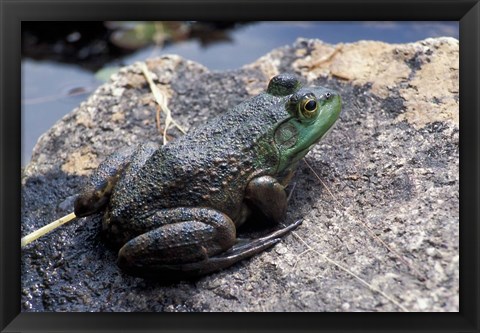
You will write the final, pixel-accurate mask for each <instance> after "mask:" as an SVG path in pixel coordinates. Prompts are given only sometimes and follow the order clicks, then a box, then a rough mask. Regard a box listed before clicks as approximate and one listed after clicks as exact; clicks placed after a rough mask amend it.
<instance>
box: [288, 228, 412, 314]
mask: <svg viewBox="0 0 480 333" xmlns="http://www.w3.org/2000/svg"><path fill="white" fill-rule="evenodd" d="M292 234H293V235H294V236H295V237H297V238H298V239H299V240H300V241H301V242H302V243H303V245H305V246H306V247H307V249H308V250H309V251H312V252H314V253H316V254H317V255H319V256H320V257H322V258H323V259H324V260H326V261H328V262H329V263H331V264H333V265H335V266H337V267H338V268H340V269H341V270H343V271H345V272H346V273H347V274H349V275H351V276H353V277H354V278H355V279H357V280H358V281H360V282H361V283H362V284H364V285H366V286H367V287H368V288H370V289H371V290H372V291H374V292H376V293H378V294H380V295H381V296H383V297H384V298H385V299H387V300H389V301H390V302H392V303H393V304H395V305H396V306H397V307H398V308H400V309H401V310H402V311H404V312H409V311H408V309H407V308H406V307H404V306H403V305H401V304H400V303H398V302H397V301H396V300H394V299H393V298H392V297H390V296H388V295H387V294H385V293H384V292H383V291H381V290H380V289H377V288H375V287H374V286H372V285H371V284H370V283H368V282H367V281H365V280H364V279H362V278H361V277H359V276H358V275H357V274H355V273H353V272H352V271H350V270H349V269H348V268H346V267H344V266H342V265H340V264H339V263H338V262H336V261H334V260H332V259H330V258H328V257H327V256H325V255H324V254H321V253H320V252H319V251H317V250H315V249H314V248H312V247H311V246H310V245H308V244H307V242H305V241H304V240H303V238H302V237H300V236H299V235H298V234H297V233H296V232H295V231H292ZM302 253H305V251H304V252H302Z"/></svg>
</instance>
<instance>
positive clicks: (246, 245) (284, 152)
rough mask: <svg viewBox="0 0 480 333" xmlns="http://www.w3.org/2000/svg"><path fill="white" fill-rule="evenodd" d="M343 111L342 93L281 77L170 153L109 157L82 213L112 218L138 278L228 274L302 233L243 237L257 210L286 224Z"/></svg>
mask: <svg viewBox="0 0 480 333" xmlns="http://www.w3.org/2000/svg"><path fill="white" fill-rule="evenodd" d="M340 110H341V102H340V96H339V95H338V94H337V93H336V92H335V91H332V90H330V89H327V88H323V87H308V88H306V87H302V86H301V84H300V82H299V80H298V79H297V78H296V77H295V76H292V75H290V74H281V75H278V76H275V77H274V78H272V79H271V80H270V82H269V84H268V88H267V91H266V92H264V93H261V94H259V95H258V96H255V97H253V98H251V99H249V100H246V101H245V102H243V103H241V104H239V105H237V106H236V107H234V108H233V109H231V110H229V111H228V112H225V113H223V114H221V115H219V116H217V117H216V118H213V119H212V120H211V121H208V122H207V123H205V124H203V125H202V126H200V127H198V128H196V129H194V130H191V131H190V132H189V133H188V134H186V135H184V136H183V137H180V138H177V139H175V140H173V141H171V142H169V143H168V144H167V145H165V146H159V145H157V144H155V143H146V144H142V145H140V146H138V147H135V148H128V149H123V150H120V151H118V152H117V153H114V154H113V155H111V156H110V157H108V158H107V159H106V160H105V161H104V162H103V163H102V164H100V166H99V167H98V169H97V170H96V171H95V172H94V174H93V176H92V177H91V179H90V182H89V185H87V186H86V187H85V189H84V190H83V191H82V193H81V194H80V196H79V197H78V198H77V199H76V201H75V214H76V215H77V216H80V217H81V216H87V215H90V214H93V213H96V212H99V211H100V210H105V213H104V218H103V224H102V229H103V232H104V234H105V237H106V239H107V240H108V241H109V242H110V243H111V244H112V245H113V246H115V247H116V248H118V249H119V252H118V265H119V266H120V267H121V268H122V269H124V270H125V271H126V272H128V273H130V274H133V275H138V276H143V277H155V278H159V279H163V278H165V279H169V278H172V277H175V278H177V277H179V278H183V277H190V276H198V275H201V274H206V273H209V272H212V271H215V270H219V269H222V268H225V267H228V266H230V265H232V264H233V263H235V262H237V261H239V260H242V259H244V258H247V257H250V256H252V255H254V254H256V253H259V252H260V251H263V250H265V249H266V248H268V247H270V246H272V245H274V244H275V243H277V242H278V241H279V239H280V237H281V236H283V235H285V234H286V233H288V232H289V231H291V230H293V229H294V228H295V227H297V226H298V224H299V222H297V223H293V224H290V225H289V226H287V227H284V228H282V229H280V230H277V231H275V232H273V233H271V234H269V235H267V236H265V237H261V238H257V239H240V238H238V239H237V235H236V230H237V228H238V227H239V226H240V225H241V224H242V223H244V222H245V220H246V219H247V217H248V216H249V215H250V214H251V213H252V211H259V212H261V213H262V215H264V217H265V219H269V220H271V221H274V222H277V223H278V222H280V221H281V220H282V218H283V217H284V215H285V210H286V206H287V195H286V192H285V186H287V184H288V183H289V181H290V179H291V177H292V175H293V173H294V170H295V168H296V166H297V164H298V162H299V160H300V159H302V158H303V157H304V156H305V155H306V154H307V153H308V151H309V150H310V149H311V148H312V147H313V146H314V145H315V143H317V142H318V141H319V140H321V139H322V138H323V137H324V136H325V134H326V133H327V132H328V131H329V130H330V129H331V128H332V126H333V124H334V123H335V121H336V120H337V118H338V117H339V114H340Z"/></svg>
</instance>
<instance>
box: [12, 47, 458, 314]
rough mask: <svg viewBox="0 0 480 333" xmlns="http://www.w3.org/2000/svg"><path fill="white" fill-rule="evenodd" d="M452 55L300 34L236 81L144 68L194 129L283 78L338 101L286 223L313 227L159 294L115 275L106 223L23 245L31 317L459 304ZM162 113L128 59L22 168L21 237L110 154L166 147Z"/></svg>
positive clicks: (170, 59)
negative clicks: (323, 89) (290, 75)
mask: <svg viewBox="0 0 480 333" xmlns="http://www.w3.org/2000/svg"><path fill="white" fill-rule="evenodd" d="M458 52H459V43H458V41H457V40H455V39H451V38H438V39H427V40H424V41H420V42H417V43H411V44H385V43H380V42H366V41H365V42H364V41H362V42H357V43H352V44H338V45H329V44H325V43H323V42H321V41H318V40H305V39H299V40H298V41H297V42H296V43H295V44H293V45H290V46H286V47H284V48H280V49H276V50H273V51H272V52H271V53H269V54H267V55H265V56H264V57H262V58H260V59H259V60H258V61H256V62H255V63H253V64H250V65H247V66H245V67H243V68H240V69H238V70H234V71H227V72H212V71H209V70H208V69H207V68H205V67H203V66H201V65H199V64H197V63H193V62H190V61H187V60H185V59H182V58H179V57H177V56H165V57H162V58H158V59H150V60H148V61H147V66H148V68H149V69H150V71H151V72H152V73H153V78H154V81H155V83H156V84H157V85H158V86H159V87H162V88H163V89H165V91H166V92H167V95H168V96H169V101H168V105H169V108H170V109H171V110H172V112H173V114H172V116H173V117H174V118H175V119H176V120H177V121H178V122H179V123H180V124H181V125H182V126H183V127H184V128H186V129H189V128H192V127H195V126H196V125H198V124H200V123H202V122H204V121H206V120H207V119H208V118H210V117H212V116H214V115H216V114H219V113H221V112H224V111H225V110H227V109H228V108H229V107H232V106H234V105H236V104H238V103H239V102H241V101H242V100H243V99H245V98H247V97H249V96H251V95H254V94H257V93H258V92H260V91H261V90H263V89H265V88H266V84H267V82H268V80H269V79H270V77H271V76H273V75H275V74H278V73H280V72H285V71H286V72H294V73H296V74H298V75H300V76H302V77H303V78H304V80H305V82H306V83H307V84H317V85H325V86H329V87H333V88H335V89H336V90H338V91H339V92H340V94H341V96H342V99H343V105H344V106H343V113H342V115H341V118H340V120H339V122H338V123H337V126H336V128H335V129H334V130H333V131H332V132H331V133H330V135H329V136H328V137H327V138H326V139H325V140H324V141H323V142H322V143H320V144H318V145H317V146H316V147H315V148H314V149H313V151H311V152H310V153H309V154H308V155H307V157H306V161H307V163H308V165H310V166H311V168H312V169H313V170H314V172H315V173H316V174H317V175H318V176H319V178H320V179H318V178H317V176H316V175H315V173H314V172H313V171H312V170H311V169H310V168H309V167H308V166H307V165H306V164H305V163H304V162H302V163H301V164H300V167H299V169H298V171H297V174H296V176H295V178H294V179H293V182H294V183H295V184H296V186H295V188H294V191H293V194H292V197H291V200H290V204H289V208H288V213H287V221H288V222H293V221H296V220H298V219H303V221H304V222H303V224H302V225H301V226H300V227H299V228H298V229H297V230H296V231H294V232H293V233H292V234H290V235H288V236H286V237H285V238H284V239H283V240H282V242H280V243H279V244H277V245H276V246H275V247H273V248H271V249H269V250H267V251H265V252H263V253H261V254H260V255H257V256H255V257H253V258H251V259H247V260H244V261H242V262H240V263H238V264H236V265H234V266H232V267H230V268H228V269H225V270H223V271H221V272H218V273H214V274H211V275H208V276H205V277H202V278H200V279H197V280H194V281H180V282H178V283H173V284H168V285H165V284H161V283H159V282H155V281H150V280H143V279H140V278H135V277H131V276H128V275H126V274H124V273H123V272H121V271H120V270H119V269H118V267H117V266H116V264H115V261H116V253H115V252H114V251H113V250H111V249H110V248H108V247H107V246H106V245H104V243H103V242H102V237H101V235H100V233H99V230H100V223H101V215H95V216H93V217H88V218H82V219H78V220H77V221H74V222H72V223H70V224H68V225H65V226H63V227H61V228H59V229H57V230H55V231H54V232H52V233H51V234H49V235H47V236H45V237H43V238H41V239H39V240H38V241H36V242H34V243H32V244H30V245H28V246H27V247H26V248H25V249H23V251H22V268H21V269H22V310H23V311H69V312H76V311H166V312H182V311H185V312H188V311H402V310H409V311H458V310H459V299H458V290H459V285H458V284H459V271H458V264H459V252H458V246H459V241H458V235H459V147H458V141H459V125H458V117H459V108H458V84H459V83H458V67H459V58H458ZM156 112H157V106H156V103H155V100H154V98H153V95H152V92H151V90H150V88H149V86H148V84H147V81H146V79H145V77H144V76H143V74H142V72H141V70H140V67H139V66H138V65H133V66H130V67H126V68H124V69H122V70H121V71H120V72H119V73H118V74H116V75H114V76H113V77H112V79H111V81H110V82H109V83H107V84H105V85H103V86H102V87H100V88H99V89H98V90H97V91H96V92H95V93H94V94H93V95H92V96H91V97H90V98H89V99H88V100H87V101H86V102H84V103H82V104H81V105H80V107H79V108H77V109H75V110H73V111H72V112H71V113H70V114H68V115H67V116H65V117H64V118H63V119H62V120H61V121H59V122H58V123H57V124H56V125H55V126H54V127H53V128H52V129H50V130H49V131H48V132H47V133H45V134H44V135H43V136H42V137H41V139H40V140H39V142H38V144H37V146H36V147H35V151H34V154H33V157H32V161H31V163H30V164H29V165H28V166H27V167H26V168H25V169H24V170H23V176H22V235H26V234H28V233H30V232H32V231H33V230H35V229H37V228H39V227H41V226H43V225H45V224H47V223H49V222H51V221H53V220H55V219H56V218H59V217H61V216H63V215H66V214H67V213H69V212H71V211H72V209H73V200H74V197H75V195H76V194H77V193H78V192H79V190H80V189H81V187H82V184H83V183H84V182H85V180H86V177H88V175H89V174H90V173H91V172H92V170H93V169H94V168H95V167H96V166H97V165H98V164H99V163H100V162H101V161H102V160H103V159H104V158H105V156H107V155H108V154H110V153H112V152H113V151H115V150H116V149H118V148H119V147H121V146H125V145H135V144H137V143H139V142H143V141H146V140H153V141H157V142H161V139H162V135H161V134H160V132H159V129H158V128H157V124H156ZM169 133H170V135H171V136H172V137H175V136H178V135H181V134H180V133H179V132H176V131H175V130H174V129H172V130H171V131H169ZM290 188H291V187H290ZM245 232H246V233H248V230H246V231H245ZM367 284H368V285H367Z"/></svg>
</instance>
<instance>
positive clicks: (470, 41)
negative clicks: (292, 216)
mask: <svg viewBox="0 0 480 333" xmlns="http://www.w3.org/2000/svg"><path fill="white" fill-rule="evenodd" d="M0 11H1V17H0V22H1V36H0V47H1V49H0V52H1V55H0V59H1V68H0V69H1V71H0V76H1V92H0V102H1V112H0V126H1V130H0V138H1V150H0V157H1V158H0V160H1V165H0V184H1V189H0V191H1V192H0V200H1V203H0V214H1V219H0V221H1V224H0V237H1V241H0V246H1V253H0V255H1V258H0V275H1V278H0V279H1V280H0V309H1V310H0V316H1V317H0V328H1V330H2V332H26V331H28V332H54V331H55V332H58V331H62V332H64V331H65V332H67V331H81V332H97V331H98V332H103V331H122V332H134V331H142V330H145V331H147V330H148V331H165V332H170V331H172V332H173V331H175V332H186V331H189V332H192V331H198V332H211V331H224V332H245V331H252V332H255V331H259V332H260V331H291V332H300V331H343V332H344V331H355V332H361V331H366V332H371V331H390V330H392V331H393V330H395V331H402V332H403V331H440V330H441V331H444V332H445V331H449V332H450V331H451V332H459V331H462V332H478V331H479V327H480V325H479V316H478V314H479V313H480V309H479V292H480V289H479V282H480V277H479V276H478V275H479V252H480V251H479V242H478V240H479V239H480V234H479V221H480V219H479V217H480V216H479V203H480V200H479V199H480V198H479V171H480V165H479V150H480V149H479V148H480V147H479V134H478V133H479V114H480V112H479V110H480V108H479V91H480V89H479V88H480V86H479V59H480V54H479V50H480V47H479V41H480V36H479V31H480V24H479V17H480V4H479V2H478V0H423V1H409V0H392V1H375V0H368V1H355V0H337V1H334V0H330V1H318V0H317V1H313V0H312V1H308V0H297V1H293V0H290V1H285V0H281V1H267V0H260V1H253V0H243V1H221V0H215V1H208V0H200V1H193V0H177V1H173V0H170V1H159V0H157V1H154V0H140V1H134V0H117V1H114V0H112V1H110V0H102V1H91V0H80V1H57V0H36V1H34V0H22V1H18V0H0ZM158 19H163V20H225V21H227V20H237V21H238V20H354V21H362V20H381V21H384V20H422V21H426V20H437V21H441V20H452V21H459V22H460V115H461V116H460V130H461V135H460V169H461V171H460V311H459V312H458V313H388V314H387V313H383V314H377V313H361V314H360V313H342V314H337V313H288V314H279V313H262V314H260V313H211V314H210V313H209V314H206V313H193V314H178V313H177V314H175V313H173V314H172V313H170V314H167V313H129V314H121V313H109V314H106V313H22V312H21V311H20V309H21V305H20V263H19V261H20V226H19V225H20V185H21V182H20V170H21V165H20V151H21V150H20V147H21V146H20V144H21V142H20V134H21V119H20V96H21V82H20V77H21V76H20V39H21V22H22V21H27V20H30V21H35V20H36V21H49V20H62V21H65V20H67V21H68V20H82V21H85V20H86V21H102V20H119V21H121V20H158Z"/></svg>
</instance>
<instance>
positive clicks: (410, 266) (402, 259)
mask: <svg viewBox="0 0 480 333" xmlns="http://www.w3.org/2000/svg"><path fill="white" fill-rule="evenodd" d="M303 160H304V161H305V164H306V165H307V166H308V168H309V169H310V170H311V171H312V172H313V174H314V175H315V177H317V179H318V181H319V182H320V183H321V184H322V185H323V187H325V189H326V190H327V191H328V193H329V194H330V195H331V196H332V198H333V200H334V201H335V203H336V204H337V206H338V207H341V208H343V209H344V211H343V212H342V213H344V214H347V215H348V216H349V217H350V218H352V219H353V220H355V221H358V222H360V224H361V225H362V226H363V227H364V228H365V230H366V231H367V232H368V234H369V235H370V236H371V237H372V238H373V239H375V240H376V241H377V242H379V243H380V244H382V245H383V246H384V247H385V248H386V249H387V250H388V251H390V252H391V253H392V254H393V255H394V256H395V257H397V258H398V260H400V261H401V262H402V263H403V264H405V265H406V266H407V267H408V268H409V269H410V270H412V271H413V272H414V273H415V275H416V276H417V278H418V279H419V280H420V281H425V277H424V275H423V274H422V273H421V272H420V271H419V270H418V269H416V268H415V267H414V266H413V265H412V264H410V263H409V262H407V261H406V260H405V259H404V258H403V257H402V256H401V255H400V254H399V253H398V252H396V251H395V250H394V249H392V248H391V247H390V246H389V245H388V244H387V243H385V242H384V241H383V240H382V239H381V238H380V237H378V236H377V235H375V233H374V232H373V231H372V229H370V228H369V227H368V225H367V224H366V223H365V222H363V221H362V220H360V219H358V218H356V217H353V216H351V215H350V214H349V213H348V212H347V211H348V209H347V208H346V207H345V206H343V205H342V204H341V203H340V202H339V201H338V200H337V198H336V197H335V196H334V195H333V193H332V192H331V191H330V189H329V188H328V187H327V185H326V184H325V183H324V182H323V181H322V179H321V178H320V176H319V175H318V174H317V173H316V172H315V170H313V168H312V167H311V166H310V164H308V162H307V161H306V159H303Z"/></svg>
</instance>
